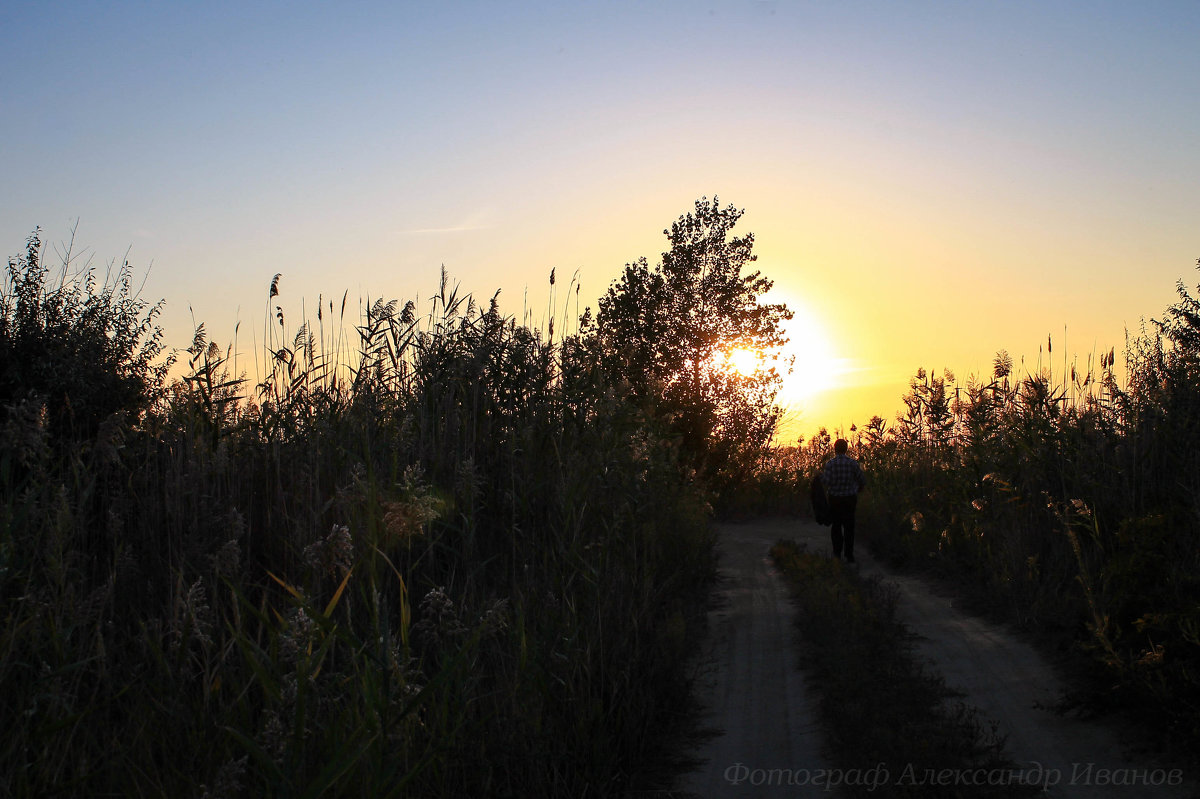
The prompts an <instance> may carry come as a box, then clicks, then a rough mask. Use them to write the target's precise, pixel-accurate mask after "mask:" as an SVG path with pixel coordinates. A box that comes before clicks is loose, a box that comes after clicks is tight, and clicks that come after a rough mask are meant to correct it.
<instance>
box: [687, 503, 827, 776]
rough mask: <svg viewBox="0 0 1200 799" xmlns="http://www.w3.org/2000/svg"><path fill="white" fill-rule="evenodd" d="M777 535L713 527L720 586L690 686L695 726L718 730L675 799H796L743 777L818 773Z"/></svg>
mask: <svg viewBox="0 0 1200 799" xmlns="http://www.w3.org/2000/svg"><path fill="white" fill-rule="evenodd" d="M781 532H782V528H778V527H774V526H772V525H770V524H741V525H722V526H721V527H720V530H719V533H720V544H719V546H720V551H721V567H720V568H721V570H720V578H719V579H720V582H719V584H718V586H717V594H718V596H717V603H716V607H715V608H714V609H713V610H712V611H710V612H709V637H708V641H707V645H706V651H705V654H704V657H703V662H702V664H701V669H702V675H701V676H702V679H701V681H700V683H701V684H700V686H699V688H700V693H701V698H702V700H703V701H704V703H705V705H706V710H707V713H706V715H705V718H704V720H703V723H704V724H706V725H707V726H711V727H713V728H715V729H716V730H718V731H719V732H718V734H717V735H715V736H714V737H713V738H711V739H710V740H709V741H708V742H707V744H706V745H705V746H704V748H703V749H702V750H701V751H700V752H698V753H697V755H698V756H699V757H700V758H702V759H703V760H704V761H705V762H704V765H703V766H702V767H701V768H700V769H699V770H697V771H695V772H692V773H690V774H687V775H684V777H683V779H682V781H681V782H680V784H679V791H678V792H677V793H674V794H673V795H674V796H676V797H684V796H699V797H704V799H710V798H714V799H715V797H739V798H740V797H745V798H746V799H750V797H754V799H758V797H775V796H788V797H796V796H804V795H805V794H804V793H799V792H798V789H797V788H796V787H794V786H784V785H779V784H778V782H779V780H773V779H772V780H767V779H760V780H755V781H756V782H758V783H759V784H757V785H755V784H752V781H751V780H750V779H749V776H750V771H752V770H754V769H762V770H764V772H763V773H764V774H765V773H766V772H765V770H770V769H774V770H780V769H786V770H789V774H792V773H800V772H802V771H804V770H807V771H809V772H816V771H817V770H819V769H821V768H825V767H826V764H825V761H824V759H823V758H822V756H821V752H820V747H821V733H820V730H819V728H818V727H817V722H816V719H817V713H816V707H815V705H814V702H815V698H814V696H813V695H812V693H811V691H810V690H809V689H808V687H807V686H806V685H805V682H804V675H803V674H802V673H801V671H800V668H799V654H798V653H799V650H798V638H797V631H796V626H795V618H796V610H795V607H794V606H793V604H792V602H791V599H790V597H789V594H788V591H787V587H786V586H785V585H784V583H783V580H782V579H781V578H780V576H779V573H778V572H777V571H776V570H775V568H774V566H773V564H772V563H771V556H770V554H769V550H770V548H771V545H772V544H774V543H775V542H776V541H777V540H779V537H780V534H781ZM775 773H779V772H778V771H776V772H775ZM766 782H775V783H776V784H774V785H768V784H764V783H766ZM826 795H828V794H826Z"/></svg>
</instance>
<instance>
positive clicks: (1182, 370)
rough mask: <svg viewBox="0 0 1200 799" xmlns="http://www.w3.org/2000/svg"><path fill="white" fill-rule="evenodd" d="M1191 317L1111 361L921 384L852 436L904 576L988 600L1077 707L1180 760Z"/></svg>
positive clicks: (1186, 699) (1186, 652) (1192, 453)
mask: <svg viewBox="0 0 1200 799" xmlns="http://www.w3.org/2000/svg"><path fill="white" fill-rule="evenodd" d="M1179 295H1180V301H1179V303H1178V304H1176V305H1174V306H1172V307H1170V308H1168V309H1167V312H1166V314H1165V315H1164V317H1163V318H1164V321H1159V322H1152V323H1151V324H1150V325H1148V326H1143V328H1142V329H1141V331H1140V332H1139V333H1138V334H1137V335H1135V336H1131V337H1130V338H1129V340H1128V342H1127V345H1126V351H1125V363H1126V369H1125V374H1126V377H1125V378H1124V379H1119V378H1118V376H1117V370H1116V365H1115V360H1116V352H1115V351H1110V352H1108V353H1102V354H1100V356H1099V358H1098V359H1095V358H1089V359H1088V360H1087V363H1086V364H1082V365H1081V364H1078V363H1069V362H1066V361H1065V359H1064V361H1062V362H1060V363H1059V364H1057V365H1056V368H1051V366H1050V365H1049V362H1050V360H1051V358H1052V357H1053V350H1052V348H1053V341H1052V340H1048V341H1047V345H1046V351H1045V354H1044V357H1045V361H1042V359H1040V358H1039V362H1038V364H1037V365H1036V366H1035V367H1033V368H1032V369H1028V370H1026V371H1025V373H1024V374H1023V375H1022V374H1019V372H1020V371H1021V369H1020V368H1019V367H1015V366H1014V364H1013V361H1012V359H1011V357H1009V356H1008V354H1007V353H1005V352H1003V351H1001V352H1000V353H999V354H997V356H996V358H995V363H994V369H993V374H992V375H991V376H990V378H989V379H987V380H986V381H980V380H974V379H972V380H968V381H967V382H966V383H965V384H960V383H958V382H957V381H956V380H955V378H954V376H953V375H952V374H949V373H946V374H943V375H941V376H936V375H933V374H930V373H926V372H924V371H921V372H918V374H917V376H916V377H915V378H914V379H913V380H912V382H911V384H910V391H909V393H908V394H907V395H906V396H905V403H906V412H905V413H904V414H903V415H902V416H901V417H900V418H898V420H897V424H896V425H895V426H894V427H892V428H891V429H888V428H887V427H886V425H884V424H883V423H882V421H881V420H879V419H876V420H874V421H873V422H872V424H871V425H868V427H867V428H865V429H863V430H860V431H857V434H856V439H857V442H856V443H857V448H858V452H859V455H860V457H861V459H862V461H863V463H864V466H865V467H866V468H867V470H868V472H869V473H870V474H871V476H872V487H871V490H870V491H869V492H868V493H867V495H866V502H865V507H864V508H863V513H864V515H865V516H866V517H867V518H868V519H869V520H870V521H869V522H868V523H867V524H864V525H863V526H864V527H865V528H867V529H868V530H870V531H871V533H872V535H873V542H874V545H875V546H876V547H877V548H878V549H879V550H880V551H881V552H882V553H884V554H885V555H887V556H889V557H891V558H892V559H893V560H895V561H897V562H908V563H911V564H916V565H919V566H928V567H932V568H935V569H937V570H939V571H940V572H941V573H943V574H945V575H949V576H951V577H954V578H956V579H960V580H961V581H962V582H964V583H966V584H971V585H973V586H974V587H975V588H976V589H980V590H981V592H982V604H985V605H987V606H988V607H990V608H991V609H992V610H993V611H997V610H998V611H1000V612H1002V613H1003V615H1005V616H1006V617H1007V618H1009V619H1012V620H1014V621H1016V622H1017V623H1019V624H1021V625H1022V626H1024V627H1025V628H1026V629H1028V630H1030V631H1031V632H1032V633H1034V634H1036V635H1037V636H1039V637H1040V638H1042V639H1043V640H1044V641H1046V643H1047V644H1048V645H1050V646H1051V647H1053V648H1054V649H1055V650H1056V651H1058V652H1060V653H1070V652H1073V653H1076V654H1083V655H1084V656H1086V659H1087V662H1088V663H1090V664H1091V665H1090V666H1089V667H1088V668H1087V669H1085V671H1086V672H1087V673H1089V674H1090V675H1091V679H1090V681H1089V682H1087V683H1086V685H1087V688H1086V690H1081V691H1080V692H1079V695H1078V696H1077V697H1076V700H1078V701H1086V702H1088V703H1089V704H1091V705H1093V706H1102V707H1107V708H1119V709H1122V710H1124V711H1128V712H1130V713H1133V714H1135V715H1136V716H1137V717H1138V718H1140V719H1141V720H1142V721H1144V722H1145V723H1146V725H1147V728H1148V729H1149V730H1150V731H1151V732H1153V733H1156V734H1157V735H1159V736H1160V739H1161V741H1162V742H1163V743H1164V744H1169V745H1171V746H1172V747H1176V748H1178V750H1179V751H1181V752H1183V753H1187V752H1194V751H1196V745H1197V743H1200V724H1198V720H1200V604H1197V597H1200V577H1198V575H1200V550H1198V549H1197V547H1196V546H1195V540H1196V535H1197V533H1198V532H1200V527H1198V525H1200V517H1198V516H1197V514H1196V499H1197V497H1200V493H1197V489H1196V487H1197V486H1200V459H1198V458H1197V455H1196V453H1197V452H1198V451H1200V426H1198V424H1197V419H1200V416H1197V414H1196V411H1197V409H1198V408H1200V405H1198V403H1197V397H1200V367H1198V366H1197V364H1200V346H1197V343H1198V337H1197V333H1196V330H1197V327H1196V325H1197V322H1196V320H1197V319H1198V318H1200V317H1198V316H1197V315H1196V314H1195V308H1196V301H1195V300H1193V299H1192V298H1191V296H1190V295H1189V294H1188V292H1187V291H1186V290H1185V289H1184V288H1183V286H1182V284H1180V286H1179Z"/></svg>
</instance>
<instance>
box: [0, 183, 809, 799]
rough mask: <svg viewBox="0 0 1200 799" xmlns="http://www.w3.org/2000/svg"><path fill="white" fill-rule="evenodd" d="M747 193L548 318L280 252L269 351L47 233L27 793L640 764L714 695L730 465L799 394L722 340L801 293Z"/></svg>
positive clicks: (4, 402) (269, 791) (23, 735)
mask: <svg viewBox="0 0 1200 799" xmlns="http://www.w3.org/2000/svg"><path fill="white" fill-rule="evenodd" d="M740 215H741V212H739V211H736V210H735V209H733V208H732V207H729V208H724V209H722V208H720V206H719V205H718V203H717V201H716V198H714V199H713V200H712V201H711V202H709V201H708V200H702V201H699V202H697V203H696V207H695V210H694V211H693V212H692V213H689V214H687V215H685V216H682V217H680V219H679V221H678V222H677V223H675V224H674V225H673V226H672V227H671V229H670V231H667V233H668V239H669V242H670V251H669V252H668V253H667V254H664V261H663V263H662V264H661V265H658V266H655V267H650V266H649V265H648V264H646V262H645V261H644V260H643V261H640V262H638V263H637V264H634V265H631V266H630V267H628V268H627V270H626V272H625V274H624V275H623V277H622V279H621V280H620V281H617V282H615V283H614V285H613V287H612V289H611V290H610V291H609V292H608V294H607V295H606V297H605V298H604V299H603V300H602V301H601V303H600V305H599V310H598V312H597V314H596V316H595V317H594V318H593V317H592V315H591V314H590V312H586V313H584V315H583V317H582V318H581V319H578V320H568V319H565V318H564V319H558V320H550V321H548V323H546V325H545V327H544V329H543V328H532V327H529V326H527V325H525V324H519V323H518V322H517V321H515V320H514V319H512V318H511V317H508V316H505V315H504V314H503V313H502V312H501V310H500V308H499V304H498V301H497V297H492V299H491V301H490V303H487V304H486V307H484V306H482V305H480V304H477V303H476V301H475V300H474V299H473V297H471V296H468V295H464V294H460V293H459V292H458V290H457V289H456V288H455V287H454V286H453V285H451V283H450V282H449V281H448V280H447V279H446V278H445V276H443V279H442V281H441V284H440V285H439V286H438V287H437V288H436V291H435V293H434V294H433V296H432V297H431V298H430V299H429V300H428V301H427V302H422V303H415V302H409V303H400V302H398V301H383V300H380V301H376V302H373V303H370V304H369V305H368V306H367V307H365V308H363V309H362V311H361V313H360V314H359V317H358V318H357V319H347V315H346V298H345V297H342V298H341V300H340V301H337V302H330V301H328V300H327V299H322V300H320V301H319V303H318V311H317V314H316V318H315V319H302V320H299V321H298V322H297V321H296V320H293V319H292V317H291V315H290V314H289V313H288V312H287V311H286V310H285V307H286V303H285V302H284V296H283V294H282V287H283V280H282V278H281V276H280V275H275V277H274V279H273V280H271V281H270V285H269V288H268V290H267V292H266V293H267V297H266V321H265V324H264V331H263V332H264V339H265V341H266V342H267V347H266V351H265V353H263V356H265V360H266V362H267V366H266V368H265V369H264V370H261V372H262V373H261V374H260V375H259V376H258V377H257V378H255V379H254V380H250V379H248V378H247V377H246V376H245V374H244V373H242V372H240V371H239V370H238V368H237V366H236V363H237V353H235V352H234V350H233V349H232V348H231V347H222V346H220V345H218V344H217V343H216V342H215V341H213V340H211V338H210V335H209V333H208V331H206V330H205V328H204V326H203V325H201V326H200V327H199V328H198V329H197V330H196V331H195V335H194V338H193V341H192V344H191V346H190V347H188V348H187V350H186V351H183V352H179V353H167V352H164V349H163V346H162V343H161V342H162V331H161V329H160V328H159V327H158V326H157V325H156V324H155V320H156V318H157V315H158V312H159V309H160V305H154V304H149V303H147V302H145V301H144V300H142V299H140V298H139V297H138V296H137V293H136V291H134V290H133V289H132V286H133V275H132V271H131V268H130V267H129V266H128V265H127V264H124V265H121V266H120V267H119V268H113V269H110V270H109V272H108V274H107V275H98V274H97V273H96V271H95V270H94V269H91V268H84V269H82V270H80V269H76V268H75V265H74V264H73V260H72V257H71V256H70V251H69V249H68V250H67V251H66V254H65V255H64V257H63V258H62V263H61V264H60V265H58V267H57V268H56V269H55V270H50V269H49V268H47V266H46V265H45V263H44V262H43V256H44V252H43V246H42V243H41V240H40V236H39V235H37V234H35V235H34V236H32V237H31V238H30V240H29V242H28V246H27V248H26V251H25V252H24V253H23V254H22V255H19V256H16V257H14V258H12V259H10V261H9V263H8V269H7V272H6V275H5V279H4V285H3V290H2V293H0V438H2V441H0V708H2V709H0V717H2V718H3V719H4V723H5V725H6V730H5V734H4V735H3V737H2V738H0V775H2V776H0V795H4V796H19V797H32V796H39V797H40V796H49V795H54V794H55V793H60V794H66V795H93V796H100V795H123V796H133V795H137V796H172V797H176V796H196V797H202V796H203V797H234V796H255V797H259V796H288V797H300V796H313V797H315V796H379V797H383V796H496V797H503V796H585V795H587V796H605V795H619V794H620V793H622V792H623V791H627V790H628V789H629V788H630V786H631V785H634V784H635V782H636V778H637V776H638V770H639V769H641V768H644V767H646V765H647V764H648V763H651V762H652V761H653V758H654V756H655V754H656V752H657V750H658V749H659V748H660V747H661V745H662V742H663V741H664V740H666V739H668V738H669V733H670V730H671V728H672V724H673V723H674V722H675V720H676V715H677V709H678V708H679V707H680V706H681V705H684V704H686V698H687V694H688V690H689V685H688V680H687V673H686V669H685V662H686V658H687V655H688V650H689V642H690V641H692V640H693V639H694V638H695V637H696V636H695V635H694V632H695V627H696V625H698V624H701V623H702V619H703V614H704V610H705V606H706V597H707V592H708V587H709V583H710V581H711V579H712V576H713V572H714V562H715V560H714V550H713V540H712V533H711V529H710V527H709V524H708V521H709V518H708V517H709V513H710V507H711V504H712V503H713V502H714V501H715V500H716V497H717V496H718V494H717V493H716V491H717V490H718V489H719V488H720V487H721V485H722V484H723V481H724V482H728V481H732V480H736V479H737V475H738V474H740V473H744V472H745V471H746V469H747V468H748V467H747V466H746V464H747V463H748V462H749V460H750V459H752V458H753V457H756V451H755V448H756V446H761V445H762V444H764V443H765V442H766V440H767V435H768V433H769V431H770V427H771V424H772V423H773V420H774V418H775V415H776V414H777V413H778V411H777V409H776V408H775V407H774V404H773V397H774V392H773V389H772V386H777V381H778V376H777V375H774V376H772V375H767V374H762V375H758V376H756V377H754V378H741V377H738V376H736V375H733V374H732V373H724V372H721V371H720V370H718V369H715V368H710V366H711V359H712V357H713V356H714V354H716V353H719V352H721V351H722V350H723V349H724V350H728V348H730V347H734V346H753V345H755V344H762V345H765V344H768V343H770V342H772V341H775V342H777V341H778V340H779V328H778V324H779V321H780V320H781V319H783V318H786V314H787V311H786V308H782V307H781V306H763V305H760V304H759V303H758V295H759V294H761V292H763V291H765V290H766V289H767V288H769V287H770V281H768V280H766V279H765V278H762V277H761V275H759V274H758V273H753V274H749V275H745V274H742V271H741V270H742V268H743V267H744V266H746V265H747V264H748V263H750V262H752V261H753V256H752V255H751V253H750V249H751V246H752V243H753V237H752V236H747V237H742V238H740V239H730V238H729V233H730V229H731V228H732V227H733V224H734V223H736V221H737V219H738V218H739V217H740ZM550 280H551V284H552V285H553V284H554V282H555V278H554V275H553V273H551V278H550ZM264 282H265V281H264ZM699 287H703V288H704V291H699V290H698V288H699ZM574 290H575V292H576V293H577V292H578V287H577V286H575V287H574ZM680 292H684V293H683V294H680ZM681 298H682V299H681ZM556 321H557V322H558V328H559V329H558V330H556V329H555V323H556ZM564 329H566V330H565V334H564ZM680 330H686V331H688V333H687V335H686V336H684V337H683V338H682V339H677V338H676V331H680ZM676 341H681V342H682V345H683V346H686V347H687V348H688V349H687V350H686V351H685V352H683V354H680V352H679V351H678V350H676V349H673V346H674V345H673V343H672V342H676ZM175 359H177V361H176V360H175ZM172 367H173V368H172ZM172 375H177V377H172Z"/></svg>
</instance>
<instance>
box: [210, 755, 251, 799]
mask: <svg viewBox="0 0 1200 799" xmlns="http://www.w3.org/2000/svg"><path fill="white" fill-rule="evenodd" d="M249 757H250V756H249V755H242V757H240V758H238V759H237V760H228V761H226V762H225V763H224V764H222V766H221V768H219V769H218V770H217V776H216V778H215V779H213V785H212V788H209V787H208V786H207V785H201V786H200V796H201V797H203V799H224V797H232V796H239V795H241V793H242V776H243V775H244V774H245V773H246V761H247V760H248V759H249Z"/></svg>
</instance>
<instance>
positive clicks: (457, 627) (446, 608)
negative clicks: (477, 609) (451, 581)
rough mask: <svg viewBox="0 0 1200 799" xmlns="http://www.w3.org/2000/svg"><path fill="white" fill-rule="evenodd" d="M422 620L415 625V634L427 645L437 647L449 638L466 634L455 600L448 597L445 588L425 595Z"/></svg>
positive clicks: (439, 587)
mask: <svg viewBox="0 0 1200 799" xmlns="http://www.w3.org/2000/svg"><path fill="white" fill-rule="evenodd" d="M420 614H421V620H420V621H418V622H417V623H416V624H414V625H413V628H412V629H413V634H414V635H416V636H417V638H419V639H421V640H422V641H424V642H425V643H426V644H428V645H431V646H436V645H437V644H439V643H441V642H442V641H444V640H445V639H447V638H453V637H456V636H458V635H461V634H462V633H464V632H466V627H464V626H463V623H462V621H461V620H460V619H459V614H458V608H457V607H456V606H455V604H454V600H453V599H451V598H450V597H449V596H447V595H446V588H445V586H438V587H437V588H434V589H432V590H430V591H429V593H427V594H425V597H424V598H423V599H422V600H421V606H420Z"/></svg>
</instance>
